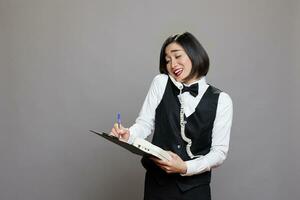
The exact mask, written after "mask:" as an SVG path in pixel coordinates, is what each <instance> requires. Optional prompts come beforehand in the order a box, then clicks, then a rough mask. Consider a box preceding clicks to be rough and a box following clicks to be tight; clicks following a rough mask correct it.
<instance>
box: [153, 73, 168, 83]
mask: <svg viewBox="0 0 300 200" xmlns="http://www.w3.org/2000/svg"><path fill="white" fill-rule="evenodd" d="M168 78H169V77H168V75H166V74H158V75H156V76H155V77H154V78H153V82H155V83H165V82H167V81H168Z"/></svg>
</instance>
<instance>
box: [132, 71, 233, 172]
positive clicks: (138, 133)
mask: <svg viewBox="0 0 300 200" xmlns="http://www.w3.org/2000/svg"><path fill="white" fill-rule="evenodd" d="M170 78H171V80H172V82H173V83H174V84H175V85H176V86H177V87H180V85H181V83H179V82H176V81H175V80H174V79H173V78H172V77H171V76H170ZM167 82H168V76H167V75H165V74H159V75H157V76H155V77H154V79H153V81H152V83H151V86H150V89H149V91H148V94H147V96H146V99H145V101H144V104H143V106H142V109H141V111H140V113H139V116H138V118H137V119H136V123H135V124H133V125H132V126H131V127H130V128H129V130H130V138H129V140H128V142H129V143H132V141H133V139H134V138H136V137H140V138H146V137H147V136H149V135H150V134H151V133H152V131H153V130H154V120H155V110H156V108H157V106H158V105H159V103H160V101H161V100H162V97H163V94H164V92H165V88H166V85H167ZM196 82H198V85H199V87H198V95H197V96H196V97H193V96H192V95H190V93H188V92H185V93H182V94H181V96H182V98H183V101H184V102H185V104H184V113H185V115H186V117H188V116H190V115H191V114H193V113H194V111H195V109H196V107H197V105H198V104H199V102H200V100H201V98H202V96H203V94H204V93H205V91H206V90H207V88H208V87H209V85H208V84H207V83H206V79H205V77H202V78H200V79H199V80H198V81H196ZM196 82H194V83H196ZM194 83H192V84H194ZM190 85H191V84H190ZM187 86H188V85H187ZM232 112H233V109H232V101H231V98H230V96H229V95H228V94H226V93H225V92H221V93H220V96H219V100H218V106H217V111H216V118H215V121H214V127H213V130H212V144H211V149H210V152H209V153H208V154H206V155H204V156H202V157H200V158H196V159H193V160H189V161H185V163H186V165H187V172H186V174H181V175H183V176H191V175H194V174H200V173H203V172H205V171H210V170H211V169H212V168H215V167H217V166H219V165H221V164H222V163H223V161H224V160H225V159H226V156H227V152H228V148H229V139H230V129H231V124H232Z"/></svg>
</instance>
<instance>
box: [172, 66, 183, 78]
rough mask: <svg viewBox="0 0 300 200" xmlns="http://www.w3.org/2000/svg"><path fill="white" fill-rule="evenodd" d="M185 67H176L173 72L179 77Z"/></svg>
mask: <svg viewBox="0 0 300 200" xmlns="http://www.w3.org/2000/svg"><path fill="white" fill-rule="evenodd" d="M182 71H183V69H182V68H178V69H175V70H173V74H174V75H175V76H176V77H178V76H180V74H181V73H182Z"/></svg>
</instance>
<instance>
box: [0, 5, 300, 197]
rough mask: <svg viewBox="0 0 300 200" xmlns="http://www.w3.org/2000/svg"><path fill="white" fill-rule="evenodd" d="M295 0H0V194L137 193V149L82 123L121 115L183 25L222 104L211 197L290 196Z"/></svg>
mask: <svg viewBox="0 0 300 200" xmlns="http://www.w3.org/2000/svg"><path fill="white" fill-rule="evenodd" d="M299 13H300V4H299V1H297V0H251V1H250V0H248V1H246V0H227V1H212V0H202V1H199V0H198V1H174V0H172V1H170V0H168V1H154V0H152V1H138V0H137V1H130V0H123V1H121V0H120V1H112V0H105V1H96V0H85V1H83V0H82V1H80V0H76V1H71V0H68V1H67V0H64V1H61V0H27V1H23V0H0V66H1V68H0V131H1V134H0V199H1V200H37V199H43V200H48V199H49V200H53V199H57V200H68V199H69V200H71V199H72V200H76V199H78V200H79V199H80V200H82V199H142V196H143V180H144V172H145V171H144V169H143V168H142V166H141V165H140V161H139V160H140V158H139V157H137V156H135V155H132V154H130V153H128V152H125V151H123V150H122V149H120V148H119V147H117V146H114V145H112V144H109V143H107V142H106V141H103V140H102V139H101V138H99V137H97V136H96V135H92V134H90V133H88V130H89V129H98V130H106V131H108V130H110V129H111V127H112V125H113V122H114V120H115V115H116V112H118V111H119V112H121V113H122V115H123V123H124V125H125V126H130V125H131V124H132V123H133V122H134V120H135V118H136V117H137V114H138V112H139V109H140V107H141V104H142V102H143V100H144V97H145V95H146V93H147V90H148V87H149V84H150V83H151V81H152V78H153V77H154V76H155V75H156V74H157V73H158V57H159V51H160V47H161V45H162V42H163V41H164V39H165V38H166V37H168V36H169V35H171V34H174V33H178V32H179V33H180V32H183V31H190V32H192V33H193V34H194V35H195V36H196V37H197V38H198V39H199V40H200V42H201V43H202V44H203V46H204V47H205V48H206V49H207V51H208V53H209V55H210V58H211V69H210V72H209V75H208V77H207V79H208V82H209V83H211V84H213V85H215V86H217V87H219V88H220V89H223V90H224V91H226V92H228V93H229V94H230V95H231V97H232V99H233V103H234V121H233V128H232V135H231V146H230V151H229V156H228V159H227V160H226V161H225V163H224V165H222V166H221V167H220V168H218V169H216V170H214V172H213V180H212V197H213V199H215V200H217V199H222V200H253V199H257V200H260V199H261V200H283V199H289V200H298V199H299V198H300V191H299V184H300V173H299V169H300V161H299V155H298V154H297V153H298V152H299V150H300V147H299V145H298V141H299V139H300V137H299V131H298V127H299V122H300V110H299V108H300V107H299V102H300V95H299V86H300V82H299V74H300V70H299V64H300V60H299V52H300V43H299V35H300V24H299V19H300V14H299Z"/></svg>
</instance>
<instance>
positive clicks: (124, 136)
mask: <svg viewBox="0 0 300 200" xmlns="http://www.w3.org/2000/svg"><path fill="white" fill-rule="evenodd" d="M111 134H112V135H113V136H115V137H117V138H119V140H122V141H124V142H127V141H128V139H129V136H130V132H129V129H128V128H124V127H123V126H122V125H120V127H119V125H118V123H115V124H114V127H113V128H112V129H111Z"/></svg>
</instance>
